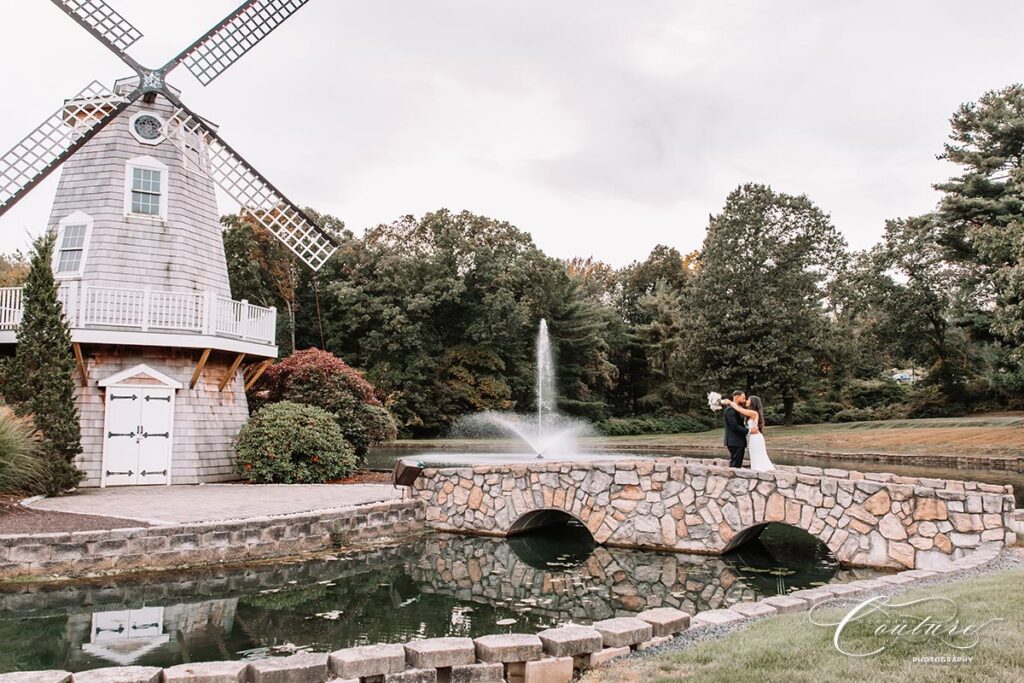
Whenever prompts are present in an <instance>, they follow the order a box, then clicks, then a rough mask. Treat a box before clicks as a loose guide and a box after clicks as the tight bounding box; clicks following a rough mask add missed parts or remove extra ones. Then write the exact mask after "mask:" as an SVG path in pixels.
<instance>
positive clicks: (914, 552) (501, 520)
mask: <svg viewBox="0 0 1024 683" xmlns="http://www.w3.org/2000/svg"><path fill="white" fill-rule="evenodd" d="M412 496H413V497H414V498H416V499H418V500H421V501H422V502H423V503H424V506H425V509H426V522H427V524H428V525H429V526H431V527H433V528H435V529H439V530H444V531H453V532H459V533H470V534H486V535H497V536H505V535H509V534H514V533H516V532H518V531H522V530H524V529H527V528H530V527H535V526H541V525H544V524H550V523H553V522H554V521H556V520H555V519H553V517H558V516H561V517H562V518H563V519H564V515H571V516H573V517H575V518H577V519H578V520H579V521H580V522H582V523H583V524H584V525H585V526H586V528H587V529H588V530H589V531H590V533H591V534H592V535H593V536H594V539H595V540H596V541H597V542H598V543H601V544H607V545H614V546H622V547H635V548H645V549H662V550H673V551H682V552H691V553H706V554H721V553H724V552H727V551H729V550H731V549H733V548H735V547H737V546H739V545H740V544H742V543H743V542H744V541H746V540H749V539H751V538H754V537H756V536H757V535H758V534H759V533H760V532H761V530H763V529H764V527H765V526H766V525H767V524H769V523H772V522H779V523H784V524H789V525H791V526H795V527H798V528H801V529H804V530H805V531H807V532H808V533H809V534H811V535H812V536H815V537H817V538H818V539H820V540H821V541H822V542H823V543H824V544H825V545H826V546H827V547H828V548H829V549H830V550H831V551H832V553H833V554H834V555H835V557H836V559H837V560H839V562H841V563H842V564H844V565H846V566H864V567H883V568H893V569H915V568H917V569H921V568H936V567H944V566H947V565H949V564H950V563H951V562H952V561H954V560H956V559H958V558H960V557H962V556H963V555H964V554H965V553H966V552H968V551H970V550H973V549H976V548H979V547H982V546H989V545H991V546H993V547H1000V546H1002V545H1004V544H1006V543H1011V542H1012V541H1013V539H1014V534H1013V531H1012V524H1011V517H1012V515H1013V512H1014V500H1013V491H1012V487H1010V486H997V485H993V484H981V483H976V482H963V481H952V480H940V479H926V478H916V477H902V476H896V475H892V474H877V473H866V474H865V473H860V472H852V471H847V470H842V469H828V468H826V469H822V468H820V467H780V468H779V469H778V470H776V471H774V472H753V471H751V470H748V469H738V470H737V469H731V468H729V467H726V466H724V463H723V462H722V461H708V460H696V459H682V458H673V459H657V460H654V459H643V460H635V461H627V462H619V463H594V462H580V463H571V462H556V463H536V464H499V465H481V466H477V467H472V468H444V469H425V470H424V471H423V472H422V474H421V475H420V477H419V478H418V479H417V480H416V482H415V484H414V485H413V489H412ZM552 513H554V515H553V514H552Z"/></svg>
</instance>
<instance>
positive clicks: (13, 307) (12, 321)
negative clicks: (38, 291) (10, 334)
mask: <svg viewBox="0 0 1024 683" xmlns="http://www.w3.org/2000/svg"><path fill="white" fill-rule="evenodd" d="M21 311H22V308H21V287H0V330H16V329H18V325H19V324H20V323H21Z"/></svg>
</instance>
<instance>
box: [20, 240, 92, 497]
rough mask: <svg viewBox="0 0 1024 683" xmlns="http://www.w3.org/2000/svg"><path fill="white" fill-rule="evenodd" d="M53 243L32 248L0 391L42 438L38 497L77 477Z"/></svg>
mask: <svg viewBox="0 0 1024 683" xmlns="http://www.w3.org/2000/svg"><path fill="white" fill-rule="evenodd" d="M54 242H55V235H53V234H52V233H48V234H47V235H45V236H43V237H40V238H39V239H37V240H36V241H35V244H34V245H33V253H32V261H31V265H30V268H29V273H28V279H27V280H26V282H25V291H24V314H23V316H22V319H21V325H20V326H19V327H18V348H17V351H16V352H15V354H14V358H13V359H12V360H11V364H10V367H9V368H8V371H7V379H6V384H5V386H4V393H5V395H6V398H7V400H8V401H9V402H10V403H11V404H12V405H13V407H14V409H15V411H16V412H18V413H19V414H22V415H28V414H30V415H32V417H33V420H34V421H35V425H36V427H37V429H38V430H39V432H40V433H41V434H42V436H43V448H42V450H43V455H44V458H45V459H46V461H47V464H48V472H47V476H46V478H45V481H44V484H43V489H44V490H43V492H44V493H47V494H58V493H61V492H63V491H66V490H67V489H69V488H71V487H73V486H75V485H76V484H78V482H80V481H81V480H82V477H83V473H82V472H81V471H80V470H79V469H78V468H76V467H75V465H74V459H75V456H76V455H78V454H79V453H81V452H82V445H81V431H80V428H79V424H78V410H77V408H76V407H75V382H74V372H75V361H74V357H73V355H72V350H71V330H70V328H69V327H68V322H67V319H66V318H65V317H64V307H63V305H62V304H61V303H60V300H59V299H58V298H57V283H56V281H55V280H54V277H53V270H52V268H51V260H52V256H53V247H54Z"/></svg>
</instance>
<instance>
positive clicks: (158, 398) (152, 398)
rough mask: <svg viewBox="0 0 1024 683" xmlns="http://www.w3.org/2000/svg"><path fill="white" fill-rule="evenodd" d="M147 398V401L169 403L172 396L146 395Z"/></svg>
mask: <svg viewBox="0 0 1024 683" xmlns="http://www.w3.org/2000/svg"><path fill="white" fill-rule="evenodd" d="M146 400H147V401H167V402H168V403H170V402H171V397H170V396H146Z"/></svg>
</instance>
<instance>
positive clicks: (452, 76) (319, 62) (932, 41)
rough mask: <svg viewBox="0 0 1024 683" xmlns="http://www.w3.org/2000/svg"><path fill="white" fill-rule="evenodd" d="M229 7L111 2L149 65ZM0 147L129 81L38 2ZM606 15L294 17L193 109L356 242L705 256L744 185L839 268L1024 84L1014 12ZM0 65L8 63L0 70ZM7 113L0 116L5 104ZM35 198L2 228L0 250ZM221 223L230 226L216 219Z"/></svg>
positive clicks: (915, 199)
mask: <svg viewBox="0 0 1024 683" xmlns="http://www.w3.org/2000/svg"><path fill="white" fill-rule="evenodd" d="M234 2H235V0H202V1H201V2H199V1H197V0H178V1H176V2H171V1H170V0H162V1H160V2H152V3H137V2H128V1H127V0H114V1H112V2H111V4H112V5H113V6H114V7H115V8H117V9H118V10H119V11H121V12H122V13H123V14H124V15H125V16H127V17H128V18H130V19H131V21H132V22H133V23H135V24H136V25H137V26H138V27H139V28H140V29H141V30H142V31H143V33H145V34H146V37H145V38H144V39H143V40H142V41H140V43H139V45H138V46H137V49H136V48H133V50H132V52H133V54H135V55H136V56H138V57H139V58H140V60H141V61H142V62H143V63H151V64H158V63H162V62H163V61H164V60H165V59H166V58H167V56H169V55H170V54H173V53H174V52H176V51H177V50H178V49H180V48H181V47H182V46H184V45H187V44H188V43H189V42H190V41H191V40H192V39H193V38H194V37H195V36H197V35H199V34H201V33H202V32H203V31H204V30H206V28H208V27H209V26H210V25H212V24H213V23H214V22H215V21H217V19H219V18H220V17H221V16H223V15H224V14H226V13H227V12H228V11H230V10H231V9H232V7H233V5H234ZM0 11H2V13H3V14H2V16H3V17H4V22H3V23H2V25H0V60H2V63H4V64H6V65H8V68H7V69H6V70H5V71H6V73H5V86H6V93H7V94H6V95H5V98H4V99H5V105H6V106H4V107H3V108H2V110H0V149H6V148H7V147H9V146H11V145H13V144H14V143H15V142H17V140H18V139H20V137H21V136H22V135H23V134H24V133H25V132H27V131H28V130H30V129H31V128H32V127H34V126H35V125H36V124H37V123H38V122H39V121H40V120H41V119H42V118H43V117H44V116H46V115H47V114H48V113H49V112H51V111H53V109H55V108H56V107H57V106H58V105H59V104H60V101H61V99H62V98H63V97H65V96H67V95H68V94H71V93H73V92H75V91H76V90H77V89H79V88H80V87H81V86H82V85H84V84H85V83H86V82H88V81H89V80H91V79H93V78H96V79H99V80H101V81H103V82H105V83H110V82H112V80H113V79H114V78H115V77H117V76H120V75H124V74H125V72H126V69H125V68H124V67H123V66H122V65H121V64H120V62H119V61H118V60H117V59H116V58H114V57H113V56H112V55H109V53H108V52H107V51H106V50H105V49H104V48H103V47H102V46H100V45H99V44H98V43H96V41H95V40H93V39H92V38H91V37H90V36H88V35H87V34H86V33H85V32H84V31H83V30H82V29H81V28H79V27H78V26H77V25H75V24H74V23H73V22H72V21H71V20H70V19H68V18H67V17H64V16H62V15H61V13H60V12H59V11H58V10H56V8H54V7H52V6H50V5H49V4H48V3H27V2H22V1H19V0H0ZM968 11H971V10H969V8H966V6H964V5H963V4H962V3H954V2H952V1H949V0H943V1H941V2H929V1H926V0H910V1H907V2H901V3H886V2H881V1H879V0H872V1H868V2H860V3H822V2H816V1H812V0H788V1H786V2H773V3H763V2H756V1H755V0H750V1H748V2H739V1H732V2H720V3H705V2H689V3H683V2H676V1H673V0H661V1H654V0H648V1H646V2H640V3H622V2H616V1H613V0H603V1H599V2H594V1H588V0H562V1H560V2H554V3H553V2H541V1H540V0H521V1H518V2H498V1H497V0H489V1H479V2H462V1H457V0H430V1H422V0H361V1H358V0H352V1H346V2H336V1H334V0H311V2H310V3H309V4H308V6H306V7H305V8H303V9H302V10H300V11H299V12H298V13H297V14H296V15H295V16H294V17H293V18H292V19H290V20H289V21H288V22H287V23H285V25H284V26H282V27H281V28H280V29H278V30H277V31H275V32H274V33H273V34H271V36H270V37H269V38H268V39H267V40H266V41H265V42H264V43H263V44H261V45H259V46H257V47H256V48H255V49H253V50H252V52H251V53H250V54H248V55H246V56H245V57H244V58H243V59H242V60H241V61H240V62H239V63H238V64H236V65H235V66H233V67H232V68H231V69H230V70H229V71H227V72H226V73H225V74H224V75H223V76H222V77H221V78H220V79H218V80H217V81H215V82H214V83H213V84H212V85H211V86H210V87H208V88H205V89H204V88H202V87H201V86H199V85H198V84H197V83H196V82H195V81H194V80H193V79H192V77H191V76H190V75H189V74H188V73H187V72H185V70H184V69H181V70H179V71H178V72H175V73H174V74H172V77H171V81H172V82H173V83H174V84H175V85H177V86H178V87H179V88H181V89H182V90H183V91H184V92H183V96H184V99H185V101H186V102H188V103H189V104H190V106H192V108H193V109H196V110H197V111H199V112H201V113H203V114H204V115H206V116H208V117H209V118H211V119H212V120H214V121H217V122H218V123H220V124H221V132H222V134H223V135H224V136H225V138H226V139H227V140H229V141H230V142H231V143H232V145H233V146H235V147H236V148H238V149H239V150H240V151H241V152H242V153H243V154H244V155H245V156H246V157H247V158H249V159H250V161H252V162H253V163H254V164H255V165H256V166H257V167H258V168H260V170H261V171H263V172H264V173H265V174H266V175H267V176H268V177H269V178H271V179H272V180H273V181H274V182H275V184H277V185H278V186H279V187H281V188H282V189H283V190H284V191H286V192H287V193H288V194H289V195H290V196H291V197H292V199H294V200H295V201H297V202H299V203H301V204H309V205H311V206H314V207H316V208H317V209H319V210H323V211H329V212H331V213H334V214H336V215H338V216H340V217H342V218H343V219H345V221H346V222H347V224H348V225H349V226H350V227H352V228H353V229H355V230H356V231H357V232H359V231H361V230H362V229H364V228H365V227H367V226H369V225H373V224H375V223H378V222H384V221H390V220H392V219H394V218H396V217H398V216H399V215H402V214H406V213H422V212H424V211H428V210H432V209H435V208H438V207H441V206H446V207H448V208H451V209H453V210H459V209H463V208H466V209H470V210H473V211H477V212H480V213H484V214H487V215H491V216H493V217H495V218H502V219H506V220H509V221H511V222H513V223H515V224H516V225H518V226H519V227H520V228H522V229H524V230H527V231H529V232H530V233H531V234H533V236H534V238H535V240H536V241H537V243H538V244H539V245H540V246H541V247H542V248H544V249H545V250H546V251H548V252H549V253H551V254H552V255H556V256H570V255H590V254H593V255H595V256H597V257H599V258H602V259H605V260H608V261H610V262H612V263H615V264H623V263H626V262H628V261H630V260H632V259H637V258H643V257H644V256H645V255H646V254H647V252H648V251H649V250H650V249H651V248H652V247H653V246H654V245H655V244H658V243H667V244H671V245H674V246H677V247H679V248H680V249H682V250H689V249H693V248H696V247H698V246H699V245H700V241H701V239H702V238H703V234H704V228H705V226H706V223H707V216H708V214H709V213H714V212H717V211H719V210H720V208H721V206H722V203H723V201H724V199H725V196H726V194H727V193H728V192H729V191H730V190H732V189H733V188H734V187H735V186H736V185H738V184H740V183H742V182H747V181H759V182H767V183H771V184H772V185H773V186H774V187H776V189H778V190H782V191H785V192H791V193H806V194H808V195H809V196H810V197H811V199H812V200H814V201H815V202H816V203H817V204H818V205H819V206H821V207H822V208H823V209H824V210H825V211H827V212H829V213H830V214H831V215H832V217H833V220H834V221H835V223H836V225H837V226H838V227H839V228H840V229H841V230H843V231H844V232H845V233H846V235H847V238H848V240H849V241H850V243H851V244H852V245H853V246H855V247H865V246H868V245H870V244H871V243H872V242H873V241H874V240H875V239H877V237H878V236H879V235H880V233H881V230H882V225H883V222H884V220H885V219H886V218H890V217H895V216H905V215H913V214H915V213H921V212H924V211H927V210H929V209H930V208H931V207H932V206H933V205H934V203H935V200H936V196H935V193H934V192H933V191H932V190H931V189H930V185H931V183H933V182H936V181H938V180H941V179H943V178H944V177H946V176H948V175H949V174H950V170H951V169H949V168H948V167H947V166H946V165H945V164H944V163H942V162H939V161H936V160H935V154H936V153H938V152H940V151H941V147H942V143H943V141H944V140H945V136H946V134H947V129H948V124H947V119H948V117H949V115H950V114H951V113H952V111H953V110H954V109H955V108H956V106H957V105H958V104H960V103H961V102H963V101H967V100H970V99H974V98H976V97H977V96H978V95H980V94H981V93H982V92H984V91H986V90H988V89H992V88H998V87H1002V86H1004V85H1007V84H1009V83H1011V82H1013V81H1014V80H1015V79H1018V78H1019V74H1021V73H1024V55H1021V54H1020V52H1019V49H1018V48H1017V45H1018V40H1017V35H1016V33H1017V30H1016V27H1017V26H1019V25H1020V23H1021V19H1022V18H1024V7H1021V6H1018V5H1016V4H1011V3H1002V4H998V5H991V6H986V7H985V10H984V12H983V11H982V10H981V9H975V10H972V11H973V12H974V13H973V14H968V13H967V12H968ZM14 65H16V67H15V66H14ZM8 103H13V104H15V105H16V106H10V104H8ZM54 189H55V182H54V179H50V180H49V181H48V182H47V183H44V184H43V185H41V186H40V187H39V188H37V189H36V190H35V191H34V192H33V193H32V194H31V195H29V197H27V198H26V199H25V200H24V201H23V202H22V203H21V204H20V205H18V206H17V207H15V208H14V209H13V210H12V211H11V212H9V213H8V214H7V215H5V216H4V217H3V218H0V249H2V250H9V249H12V248H15V247H17V246H22V245H23V244H24V243H25V234H26V231H28V232H30V233H38V231H39V230H40V229H41V227H42V225H43V223H44V222H45V220H46V217H47V215H48V213H49V203H50V201H51V200H52V195H53V192H54ZM222 208H224V209H226V210H229V209H230V208H231V207H230V206H229V205H227V206H224V207H222Z"/></svg>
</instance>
